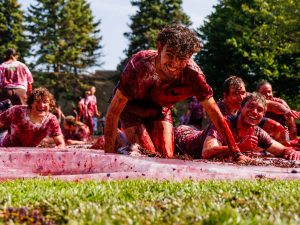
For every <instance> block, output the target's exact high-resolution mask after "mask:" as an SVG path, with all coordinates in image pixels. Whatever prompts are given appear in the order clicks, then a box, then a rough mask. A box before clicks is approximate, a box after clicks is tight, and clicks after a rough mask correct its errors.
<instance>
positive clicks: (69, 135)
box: [63, 116, 91, 145]
mask: <svg viewBox="0 0 300 225" xmlns="http://www.w3.org/2000/svg"><path fill="white" fill-rule="evenodd" d="M63 128H64V129H63V134H64V137H65V140H66V143H67V144H70V145H76V144H86V143H87V142H88V140H89V137H90V135H91V132H90V129H89V127H88V126H87V125H85V124H84V123H82V122H80V121H77V120H76V118H75V117H74V116H66V117H65V119H64V124H63Z"/></svg>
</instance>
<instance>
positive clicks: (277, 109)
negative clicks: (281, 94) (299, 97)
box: [267, 100, 300, 119]
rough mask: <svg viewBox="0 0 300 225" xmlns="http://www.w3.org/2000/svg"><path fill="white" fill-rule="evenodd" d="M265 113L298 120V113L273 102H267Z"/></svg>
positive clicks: (299, 116)
mask: <svg viewBox="0 0 300 225" xmlns="http://www.w3.org/2000/svg"><path fill="white" fill-rule="evenodd" d="M267 111H270V112H273V113H276V114H279V115H285V116H288V117H293V118H295V119H299V118H300V112H297V111H294V110H291V109H290V108H289V107H288V106H287V105H285V104H283V103H280V102H275V101H271V100H267Z"/></svg>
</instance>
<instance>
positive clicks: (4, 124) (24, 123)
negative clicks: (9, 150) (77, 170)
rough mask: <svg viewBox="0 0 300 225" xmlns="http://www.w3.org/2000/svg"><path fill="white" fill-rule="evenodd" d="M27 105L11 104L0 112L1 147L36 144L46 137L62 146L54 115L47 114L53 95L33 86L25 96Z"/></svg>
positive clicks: (52, 104) (61, 137) (63, 143)
mask: <svg viewBox="0 0 300 225" xmlns="http://www.w3.org/2000/svg"><path fill="white" fill-rule="evenodd" d="M27 103H28V105H15V106H13V107H11V108H9V109H7V110H6V111H4V112H2V113H1V114H0V129H5V130H7V131H6V132H4V133H2V134H1V138H0V146H1V147H10V146H15V147H36V146H38V145H39V144H40V142H41V141H42V140H43V139H44V138H45V137H47V136H49V137H51V138H53V140H54V142H55V144H56V146H57V147H59V148H64V147H65V142H64V137H63V135H62V132H61V129H60V126H59V123H58V120H57V118H56V117H55V116H54V115H53V114H52V113H50V108H54V107H55V100H54V98H53V95H52V94H51V93H50V92H49V91H48V90H47V89H46V88H36V89H34V90H33V91H32V93H31V94H30V95H29V97H28V100H27Z"/></svg>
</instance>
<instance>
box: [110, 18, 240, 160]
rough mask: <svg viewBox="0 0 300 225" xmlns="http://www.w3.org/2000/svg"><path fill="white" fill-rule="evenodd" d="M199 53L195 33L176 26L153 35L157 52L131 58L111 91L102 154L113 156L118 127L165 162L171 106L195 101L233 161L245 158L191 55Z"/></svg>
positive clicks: (170, 153)
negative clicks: (183, 101) (187, 100)
mask: <svg viewBox="0 0 300 225" xmlns="http://www.w3.org/2000/svg"><path fill="white" fill-rule="evenodd" d="M199 50H200V42H199V40H198V39H197V37H196V35H195V33H194V32H193V31H191V30H190V29H188V28H187V27H184V26H182V25H180V24H173V25H170V26H166V27H164V28H163V29H162V30H161V31H160V32H159V34H158V36H157V50H145V51H140V52H138V53H136V54H135V55H133V56H132V57H131V58H130V59H129V61H128V63H127V65H126V66H125V68H124V71H123V72H122V74H121V77H120V81H119V83H118V85H117V87H116V89H115V92H114V96H113V98H112V101H111V103H110V105H109V107H108V111H107V114H106V122H105V131H104V134H105V152H106V153H116V152H117V148H116V139H117V133H118V122H119V119H120V122H121V129H122V130H123V131H124V133H125V135H126V138H127V139H128V141H129V143H130V144H134V143H137V144H139V145H140V146H141V147H142V148H144V149H147V150H148V151H149V152H152V153H155V152H158V153H160V154H161V155H162V156H164V157H166V158H172V157H173V155H174V136H173V122H172V115H171V107H172V106H173V105H174V104H175V103H177V102H179V101H182V100H184V99H187V98H189V97H192V96H196V97H197V99H198V100H199V101H200V102H201V104H202V105H203V107H204V109H205V111H206V112H207V114H208V116H209V117H210V119H211V120H212V122H213V123H214V124H216V127H217V128H218V130H219V131H220V133H221V134H222V135H223V136H224V137H225V139H226V141H227V142H228V145H229V148H230V149H231V150H232V153H233V154H235V156H236V158H237V160H239V161H243V160H245V159H246V158H245V157H243V156H242V155H241V154H240V151H239V149H238V147H237V145H236V143H235V142H234V139H233V137H232V134H231V131H230V130H229V128H228V126H227V124H226V122H225V120H224V118H223V116H222V114H221V112H220V110H219V108H218V107H217V105H216V103H215V100H214V98H213V91H212V88H211V87H210V86H209V85H208V84H207V82H206V79H205V76H204V74H203V73H202V71H201V69H200V68H199V66H198V65H197V64H196V63H195V62H194V61H193V60H192V55H193V54H194V53H196V52H198V51H199Z"/></svg>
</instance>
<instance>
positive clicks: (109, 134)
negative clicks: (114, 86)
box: [104, 90, 128, 153]
mask: <svg viewBox="0 0 300 225" xmlns="http://www.w3.org/2000/svg"><path fill="white" fill-rule="evenodd" d="M127 101H128V98H126V97H125V96H124V95H123V94H122V93H121V92H120V91H119V90H117V91H116V93H115V95H114V97H113V99H112V101H111V103H110V105H109V107H108V110H107V113H106V117H105V118H106V119H105V127H104V137H105V152H106V153H115V143H116V138H117V132H118V129H117V128H118V121H119V118H120V114H121V112H122V111H123V109H124V108H125V106H126V103H127Z"/></svg>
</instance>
